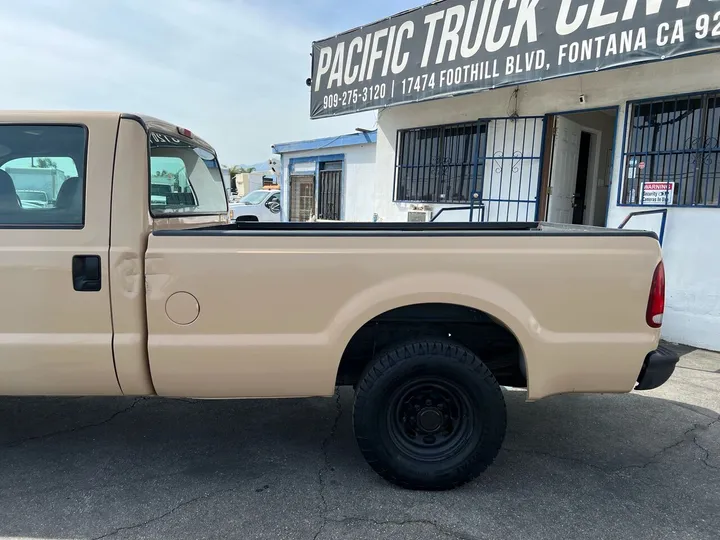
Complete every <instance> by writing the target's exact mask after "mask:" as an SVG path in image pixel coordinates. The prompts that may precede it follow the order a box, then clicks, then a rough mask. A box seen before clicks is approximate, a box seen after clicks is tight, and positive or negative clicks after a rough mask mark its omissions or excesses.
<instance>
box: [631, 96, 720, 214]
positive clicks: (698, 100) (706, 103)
mask: <svg viewBox="0 0 720 540" xmlns="http://www.w3.org/2000/svg"><path fill="white" fill-rule="evenodd" d="M629 127H630V133H629V139H628V146H627V149H626V153H625V176H624V178H625V182H624V185H623V191H622V196H621V201H620V202H621V204H629V205H641V206H671V205H678V206H718V205H719V199H720V174H719V173H720V166H718V160H719V159H720V142H719V138H720V93H717V92H714V93H705V94H694V95H689V96H682V97H677V98H674V99H666V100H661V101H654V102H651V103H636V104H633V105H632V106H631V108H630V114H629Z"/></svg>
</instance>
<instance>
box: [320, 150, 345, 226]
mask: <svg viewBox="0 0 720 540" xmlns="http://www.w3.org/2000/svg"><path fill="white" fill-rule="evenodd" d="M320 167H321V168H320V181H319V182H318V219H329V220H334V221H339V220H340V219H341V206H342V162H341V161H339V162H328V163H322V164H321V165H320Z"/></svg>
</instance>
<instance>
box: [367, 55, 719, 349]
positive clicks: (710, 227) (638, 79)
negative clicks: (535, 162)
mask: <svg viewBox="0 0 720 540" xmlns="http://www.w3.org/2000/svg"><path fill="white" fill-rule="evenodd" d="M719 65H720V53H714V54H707V55H702V56H696V57H691V58H683V59H676V60H667V61H663V62H654V63H651V64H646V65H642V66H636V67H631V68H624V69H616V70H611V71H605V72H599V73H591V74H588V75H583V76H576V77H569V78H564V79H556V80H549V81H543V82H540V83H534V84H529V85H524V86H521V87H520V91H519V95H518V101H517V103H518V109H517V111H515V112H517V114H519V115H521V116H535V115H544V114H548V113H562V112H569V111H582V110H587V109H598V108H604V107H613V106H618V105H619V106H620V111H619V115H618V119H617V125H618V126H619V128H620V129H622V128H623V127H624V125H625V105H626V102H627V101H632V100H635V99H643V98H651V97H663V96H667V95H673V94H681V93H685V92H695V91H701V90H718V89H720V70H719V69H717V66H719ZM512 92H513V88H507V89H498V90H492V91H487V92H482V93H478V94H474V95H468V96H463V97H456V98H448V99H440V100H435V101H429V102H424V103H417V104H412V105H404V106H398V107H390V108H387V109H385V110H382V111H381V112H380V114H379V116H378V142H377V173H376V176H375V190H374V191H375V197H374V198H375V200H374V204H373V206H374V208H375V212H377V213H378V215H379V217H380V218H381V219H383V220H385V221H405V220H406V219H407V218H406V217H405V213H404V212H405V211H406V208H403V205H401V204H398V203H394V202H393V200H392V199H393V183H394V163H395V141H396V133H397V130H398V129H404V128H410V127H421V126H430V125H437V124H449V123H456V122H466V121H473V120H476V119H478V118H489V117H504V116H508V114H509V113H510V112H513V111H512V110H510V111H509V109H508V107H509V104H511V103H513V102H514V100H513V99H511V97H512ZM580 94H585V96H586V102H585V104H584V105H582V104H581V103H580V101H579V96H580ZM616 140H617V146H616V148H615V152H614V155H613V161H612V163H613V166H612V185H611V186H610V191H609V195H610V201H609V208H608V219H607V225H608V226H609V227H616V226H617V225H618V224H619V223H620V222H621V221H622V220H623V219H624V218H625V216H627V215H628V214H629V213H630V212H632V211H633V210H638V208H630V207H618V206H617V204H616V201H617V193H618V183H619V179H620V172H621V171H622V165H621V159H622V152H621V149H620V148H619V147H620V145H621V143H622V140H623V138H622V132H621V133H619V135H618V137H617V139H616ZM435 208H437V206H435ZM650 221H652V220H650V219H645V220H634V221H633V222H631V223H630V224H629V225H628V227H633V228H640V227H650V228H654V225H653V226H651V225H646V224H643V222H645V223H650ZM656 221H657V220H656ZM718 231H720V209H714V208H697V209H692V208H670V209H669V212H668V220H667V226H666V231H665V239H664V245H663V249H664V256H665V261H666V271H667V315H666V319H665V324H664V330H663V332H664V334H663V335H664V337H665V338H666V339H669V340H672V341H678V342H681V343H685V344H688V345H693V346H698V347H704V348H709V349H714V350H720V271H719V270H718V268H720V233H718Z"/></svg>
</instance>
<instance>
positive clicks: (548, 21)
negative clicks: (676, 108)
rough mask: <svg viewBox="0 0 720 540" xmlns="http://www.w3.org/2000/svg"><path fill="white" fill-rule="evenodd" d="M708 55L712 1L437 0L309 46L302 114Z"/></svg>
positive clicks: (718, 23) (717, 29)
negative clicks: (306, 104)
mask: <svg viewBox="0 0 720 540" xmlns="http://www.w3.org/2000/svg"><path fill="white" fill-rule="evenodd" d="M713 49H720V2H718V1H717V0H441V1H439V2H435V3H433V4H429V5H426V6H423V7H420V8H416V9H413V10H410V11H406V12H404V13H400V14H398V15H396V16H394V17H390V18H388V19H385V20H382V21H379V22H376V23H374V24H371V25H369V26H363V27H360V28H357V29H355V30H351V31H349V32H346V33H344V34H341V35H338V36H335V37H332V38H329V39H326V40H323V41H319V42H316V43H313V54H312V77H311V80H310V86H311V111H310V116H311V118H321V117H325V116H337V115H341V114H348V113H352V112H359V111H363V110H369V109H377V108H380V107H386V106H388V105H396V104H400V103H411V102H417V101H423V100H427V99H431V98H437V97H441V96H449V95H457V94H464V93H469V92H477V91H480V90H486V89H490V88H498V87H502V86H509V85H516V84H522V83H528V82H534V81H540V80H544V79H550V78H555V77H563V76H568V75H575V74H579V73H586V72H590V71H599V70H601V69H608V68H612V67H619V66H627V65H631V64H637V63H641V62H647V61H652V60H664V59H667V58H673V57H677V56H682V55H686V54H693V53H700V52H707V51H710V50H713ZM708 68H709V69H710V66H708Z"/></svg>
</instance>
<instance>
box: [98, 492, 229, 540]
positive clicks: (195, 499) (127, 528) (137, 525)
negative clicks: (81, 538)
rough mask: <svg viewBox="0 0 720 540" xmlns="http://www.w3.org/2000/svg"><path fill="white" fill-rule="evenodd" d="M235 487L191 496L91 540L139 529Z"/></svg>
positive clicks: (223, 493) (99, 539)
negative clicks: (170, 506) (156, 513)
mask: <svg viewBox="0 0 720 540" xmlns="http://www.w3.org/2000/svg"><path fill="white" fill-rule="evenodd" d="M236 489H237V488H236V487H231V488H225V489H221V490H219V491H213V492H212V493H206V494H205V495H200V496H199V497H193V498H192V499H188V500H187V501H183V502H181V503H179V504H177V505H176V506H174V507H173V508H171V509H170V510H168V511H167V512H164V513H163V514H160V515H158V516H155V517H152V518H150V519H148V520H146V521H142V522H140V523H135V524H134V525H127V526H125V527H118V528H117V529H113V530H112V531H110V532H108V533H105V534H103V535H101V536H96V537H94V538H93V539H92V540H101V539H102V538H109V537H110V536H115V535H116V534H119V533H121V532H124V531H131V530H134V529H140V528H142V527H146V526H148V525H150V524H151V523H155V522H157V521H160V520H162V519H165V518H166V517H168V516H170V515H172V514H174V513H175V512H177V511H178V510H180V509H181V508H185V507H186V506H189V505H191V504H193V503H196V502H200V501H205V500H207V499H212V498H214V497H218V496H220V495H225V494H226V493H230V492H232V491H235V490H236Z"/></svg>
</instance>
